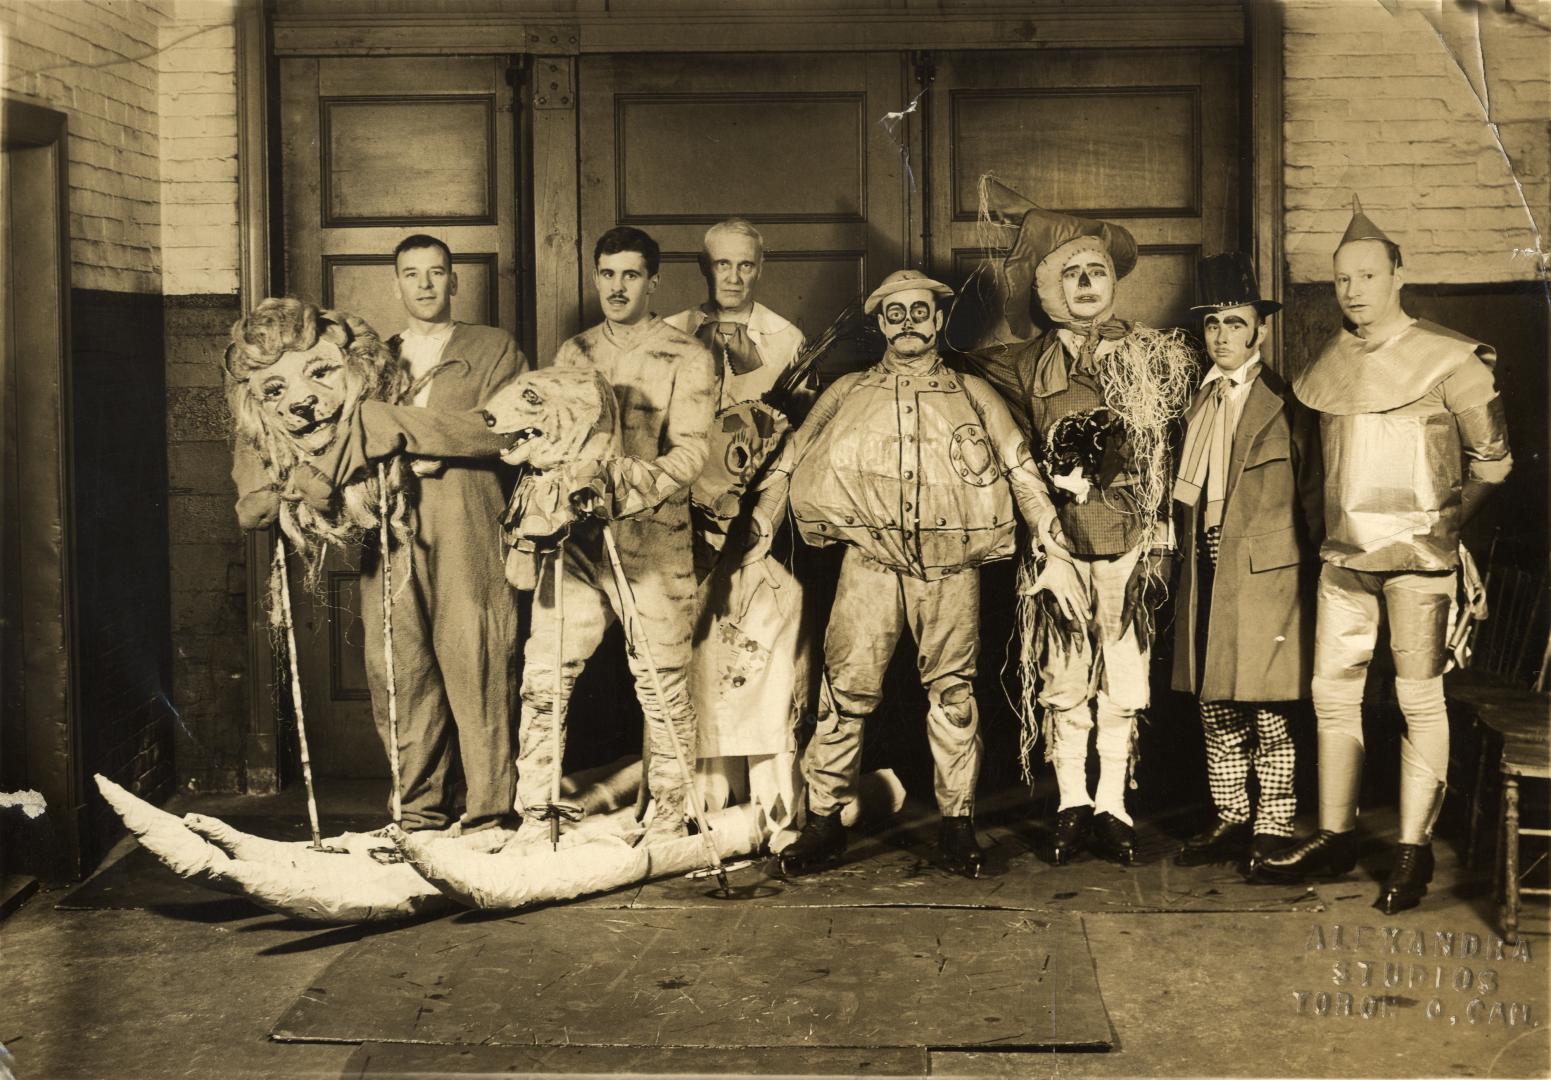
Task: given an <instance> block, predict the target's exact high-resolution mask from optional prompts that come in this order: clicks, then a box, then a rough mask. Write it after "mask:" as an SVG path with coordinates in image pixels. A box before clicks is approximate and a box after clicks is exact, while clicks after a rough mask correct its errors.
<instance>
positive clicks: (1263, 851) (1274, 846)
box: [1249, 832, 1296, 866]
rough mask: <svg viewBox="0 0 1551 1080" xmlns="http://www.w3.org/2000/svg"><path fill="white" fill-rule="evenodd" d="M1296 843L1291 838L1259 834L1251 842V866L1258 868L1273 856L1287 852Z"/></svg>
mask: <svg viewBox="0 0 1551 1080" xmlns="http://www.w3.org/2000/svg"><path fill="white" fill-rule="evenodd" d="M1294 843H1296V841H1294V840H1293V838H1292V837H1290V836H1272V835H1271V834H1270V833H1259V832H1257V833H1256V834H1255V835H1254V837H1253V838H1252V839H1251V840H1250V842H1249V864H1250V865H1251V866H1258V865H1260V864H1261V863H1263V862H1265V861H1266V860H1267V859H1269V858H1270V857H1271V856H1272V855H1275V854H1277V853H1279V852H1282V851H1286V850H1287V849H1288V848H1290V847H1292V846H1293V844H1294Z"/></svg>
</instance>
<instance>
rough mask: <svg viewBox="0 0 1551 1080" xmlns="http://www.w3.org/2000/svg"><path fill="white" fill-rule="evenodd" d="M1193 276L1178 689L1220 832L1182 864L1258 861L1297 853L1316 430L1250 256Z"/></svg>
mask: <svg viewBox="0 0 1551 1080" xmlns="http://www.w3.org/2000/svg"><path fill="white" fill-rule="evenodd" d="M1197 280H1198V281H1199V282H1200V301H1201V302H1200V303H1199V304H1198V305H1197V306H1195V307H1193V308H1191V311H1193V312H1196V313H1198V314H1200V315H1201V316H1202V322H1203V333H1202V337H1203V339H1204V341H1205V342H1206V351H1207V356H1208V358H1209V359H1210V361H1211V364H1212V366H1211V368H1210V369H1209V370H1208V371H1207V373H1206V377H1205V378H1204V379H1202V381H1201V386H1200V388H1199V389H1198V390H1197V391H1196V395H1195V400H1194V401H1193V402H1192V403H1191V405H1190V408H1189V410H1188V411H1187V412H1186V414H1185V421H1186V432H1185V442H1184V447H1183V450H1182V452H1181V454H1180V460H1179V467H1178V473H1177V475H1176V478H1175V481H1174V500H1175V503H1176V504H1177V507H1178V520H1179V529H1178V536H1179V543H1180V550H1181V556H1182V559H1181V562H1182V565H1181V567H1180V576H1179V588H1178V592H1177V593H1176V600H1175V608H1174V689H1176V690H1183V691H1186V692H1188V693H1192V694H1195V695H1196V697H1197V698H1198V699H1199V702H1200V707H1201V724H1202V727H1203V729H1204V730H1205V735H1206V774H1207V781H1208V784H1209V786H1210V788H1211V793H1212V802H1213V804H1214V805H1215V806H1216V808H1217V820H1216V822H1214V823H1213V824H1212V825H1211V826H1210V827H1209V828H1207V829H1206V830H1205V831H1203V832H1201V833H1199V834H1197V835H1196V836H1192V837H1191V838H1190V839H1189V840H1187V841H1185V845H1184V847H1183V849H1182V850H1181V851H1180V853H1179V855H1178V856H1177V857H1176V858H1175V862H1177V863H1179V864H1180V865H1181V866H1199V865H1204V864H1206V863H1211V862H1224V861H1237V860H1238V859H1240V858H1242V857H1244V856H1245V855H1246V854H1247V855H1248V857H1249V861H1250V864H1251V865H1254V864H1255V863H1257V862H1258V861H1259V860H1260V859H1263V858H1265V857H1266V856H1267V855H1271V854H1274V853H1275V852H1276V851H1278V850H1280V849H1281V848H1282V847H1284V846H1286V844H1287V842H1288V838H1290V837H1291V836H1292V834H1293V814H1294V813H1295V812H1296V810H1297V800H1296V797H1295V795H1294V793H1293V767H1294V750H1293V741H1292V735H1291V733H1290V732H1289V730H1288V720H1287V715H1286V712H1285V711H1284V707H1283V706H1282V704H1281V703H1282V702H1286V701H1292V700H1296V699H1300V698H1305V697H1307V695H1308V692H1309V676H1310V674H1311V670H1312V668H1313V662H1314V597H1313V592H1314V590H1313V584H1314V582H1313V574H1312V572H1311V570H1312V568H1313V567H1315V566H1317V565H1318V560H1317V558H1316V553H1317V552H1318V550H1319V543H1318V538H1319V535H1320V532H1321V530H1322V520H1321V512H1322V511H1321V503H1320V486H1321V482H1322V480H1323V476H1322V474H1321V471H1320V457H1319V432H1318V428H1317V424H1316V421H1315V419H1314V416H1313V414H1312V413H1310V412H1309V411H1308V410H1307V409H1305V408H1304V407H1303V406H1302V405H1300V404H1299V403H1298V401H1297V399H1295V398H1294V397H1293V396H1292V391H1291V390H1290V389H1289V388H1288V386H1287V384H1286V383H1285V382H1283V381H1282V379H1281V378H1280V377H1279V376H1278V375H1277V373H1276V372H1275V371H1273V370H1272V369H1271V368H1269V367H1267V366H1266V365H1265V364H1264V363H1263V362H1262V360H1261V356H1260V345H1261V343H1262V342H1263V341H1264V340H1265V338H1266V329H1267V326H1268V324H1267V322H1266V320H1267V319H1269V318H1270V316H1271V315H1272V314H1274V313H1275V312H1277V311H1280V310H1281V307H1282V305H1281V304H1279V303H1277V302H1276V301H1275V300H1262V299H1261V298H1260V290H1259V287H1258V286H1257V285H1256V283H1255V275H1254V271H1253V269H1251V267H1250V264H1249V259H1248V257H1247V256H1245V255H1243V254H1242V253H1239V252H1232V253H1228V254H1224V255H1213V256H1212V257H1211V258H1208V259H1202V260H1201V263H1200V271H1199V273H1198V275H1197ZM1251 776H1253V777H1254V778H1255V780H1256V783H1257V787H1258V791H1257V792H1256V794H1255V798H1254V801H1253V804H1252V803H1251V792H1250V777H1251Z"/></svg>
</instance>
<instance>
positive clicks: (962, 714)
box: [926, 681, 975, 728]
mask: <svg viewBox="0 0 1551 1080" xmlns="http://www.w3.org/2000/svg"><path fill="white" fill-rule="evenodd" d="M926 696H927V698H928V699H929V700H930V701H931V709H932V711H933V712H935V713H936V714H937V715H939V716H941V717H942V718H943V719H944V720H946V721H948V723H950V724H952V725H953V726H954V727H957V728H967V727H969V726H970V725H971V724H973V723H974V722H975V690H974V687H972V686H970V685H969V683H967V682H958V681H955V682H951V683H949V684H947V685H946V686H943V687H941V688H938V687H933V688H932V689H931V690H929V691H928V692H927V695H926Z"/></svg>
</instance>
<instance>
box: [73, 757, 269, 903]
mask: <svg viewBox="0 0 1551 1080" xmlns="http://www.w3.org/2000/svg"><path fill="white" fill-rule="evenodd" d="M93 779H95V780H96V781H97V790H98V791H100V792H102V797H103V798H104V799H106V800H107V802H108V805H109V806H111V807H113V809H114V811H115V812H116V813H117V814H118V816H119V817H120V818H122V819H123V821H124V826H125V827H126V828H127V829H128V830H129V831H130V832H131V833H133V834H134V835H135V839H136V840H138V841H139V842H140V846H141V847H143V848H145V849H146V850H147V851H149V852H150V853H151V854H152V855H155V856H156V858H157V859H159V860H160V861H161V862H162V864H163V865H164V866H166V867H167V869H169V870H171V871H172V872H173V873H175V874H177V875H178V876H179V877H183V878H188V879H189V880H191V881H197V882H199V883H200V884H202V885H208V886H210V887H212V888H215V889H219V890H221V891H222V892H240V891H241V890H240V889H239V888H237V887H235V886H232V885H231V884H230V883H228V882H227V881H226V879H225V878H224V877H222V875H221V873H220V871H221V870H223V869H224V868H225V867H226V866H227V864H229V863H230V862H231V860H230V859H228V858H227V856H226V853H225V852H224V851H222V850H221V849H220V848H218V847H216V846H215V845H214V844H211V843H210V842H209V841H207V840H206V839H205V838H204V837H202V836H200V835H199V834H198V833H196V832H193V831H191V830H190V829H188V828H187V827H186V826H185V825H184V824H183V821H182V819H180V818H178V817H177V816H176V815H174V814H169V813H167V812H166V811H165V810H158V809H157V808H156V807H154V806H152V805H151V804H150V803H148V802H146V801H145V800H144V799H141V798H139V797H137V796H135V795H132V794H130V793H129V792H128V791H126V790H124V789H123V788H121V787H119V786H118V785H117V784H115V783H114V782H113V781H112V780H109V779H108V778H107V777H106V776H103V775H102V774H100V773H98V774H96V775H95V776H94V777H93Z"/></svg>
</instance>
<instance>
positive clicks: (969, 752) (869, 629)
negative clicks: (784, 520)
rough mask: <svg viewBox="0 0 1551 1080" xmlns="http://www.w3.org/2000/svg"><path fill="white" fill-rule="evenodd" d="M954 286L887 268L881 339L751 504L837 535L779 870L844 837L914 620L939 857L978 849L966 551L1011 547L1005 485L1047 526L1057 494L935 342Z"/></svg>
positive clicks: (978, 557)
mask: <svg viewBox="0 0 1551 1080" xmlns="http://www.w3.org/2000/svg"><path fill="white" fill-rule="evenodd" d="M952 295H953V290H951V289H950V288H949V287H948V286H946V285H944V284H942V283H941V282H938V281H933V280H932V279H930V278H928V277H926V276H925V275H923V274H922V273H920V272H919V271H916V270H900V271H896V272H895V273H893V274H890V275H889V276H888V277H887V278H885V279H884V281H883V283H882V284H881V285H879V286H878V288H877V289H876V290H875V291H874V292H873V293H872V294H871V295H870V296H869V297H868V298H867V300H866V301H865V303H864V305H863V307H864V310H865V312H866V313H867V314H869V315H871V314H874V313H876V315H877V319H878V326H879V328H880V329H881V330H882V331H883V334H884V337H885V338H886V339H887V341H888V348H887V351H886V352H885V353H884V355H883V358H882V359H881V360H880V361H879V362H878V363H877V364H875V365H874V366H872V367H870V368H868V369H866V370H864V371H858V372H851V373H848V374H846V375H843V376H841V377H840V378H839V379H837V380H836V381H835V382H834V383H833V384H832V385H831V386H830V387H829V389H827V390H826V391H825V392H824V393H823V394H822V395H821V396H820V397H819V399H818V401H817V402H816V403H815V404H814V406H813V409H812V411H811V412H810V413H809V414H808V418H807V420H806V421H805V422H804V423H803V426H802V427H801V428H800V429H798V431H797V432H796V434H795V435H794V436H793V437H792V438H791V440H790V441H789V442H788V443H787V445H786V447H785V449H784V450H783V451H782V455H781V457H780V459H779V460H778V462H777V463H776V465H775V467H774V468H773V470H772V472H771V475H770V477H769V479H768V480H767V481H766V483H765V485H764V487H763V489H762V491H761V494H760V499H759V502H758V504H757V506H756V507H755V509H754V515H755V517H756V519H757V520H758V522H759V525H760V528H761V531H762V532H763V533H764V535H766V536H769V535H771V534H772V533H773V531H774V530H773V524H774V523H775V522H777V521H779V520H780V516H781V511H782V509H783V508H784V507H785V506H786V504H787V496H788V491H789V492H790V505H791V512H792V516H793V518H794V519H795V522H796V526H797V529H798V530H799V532H800V533H801V535H802V537H803V539H805V540H806V541H807V542H808V543H810V544H814V545H816V546H824V545H828V544H834V543H841V544H844V545H846V550H845V556H844V559H843V561H842V563H841V568H840V579H839V583H838V585H837V587H836V591H835V597H834V604H833V607H832V608H831V611H830V618H829V626H828V629H827V632H826V634H825V638H824V683H823V690H822V692H821V694H820V697H819V719H818V727H817V730H816V731H815V733H814V735H813V738H812V739H811V740H810V741H809V743H808V746H807V749H806V751H805V752H804V756H803V773H804V776H805V778H806V780H807V784H808V817H807V821H806V822H805V823H804V825H803V829H802V833H801V835H800V836H799V837H798V838H797V840H796V841H794V842H793V843H792V844H791V846H790V847H788V848H787V849H786V850H785V852H783V853H782V855H781V859H780V864H779V865H780V869H781V871H782V872H783V873H785V874H802V873H807V872H810V871H813V870H818V869H821V868H823V867H825V866H828V865H830V864H832V863H834V862H835V861H836V860H838V859H839V858H840V856H841V855H842V854H843V853H844V851H845V846H846V836H845V828H844V826H843V825H842V824H841V812H842V809H843V808H844V807H845V806H847V805H848V804H850V803H852V802H853V801H854V800H855V799H856V787H857V779H858V776H859V775H860V770H861V751H862V733H863V727H864V725H865V724H866V721H867V717H868V716H870V715H871V714H872V713H873V711H874V710H875V709H876V708H877V707H878V704H879V701H880V699H881V696H882V688H883V677H884V673H885V671H886V670H887V668H888V664H889V660H890V658H891V657H892V656H893V653H894V648H895V645H896V644H897V643H898V641H899V638H900V635H901V634H902V633H903V632H904V630H905V628H906V627H907V626H908V627H909V628H910V631H911V633H912V634H913V636H914V637H915V640H916V648H917V650H918V654H919V660H918V668H919V671H920V676H921V683H922V685H923V686H924V687H925V688H926V693H927V698H928V701H929V702H930V705H929V708H928V710H927V721H926V723H927V733H928V737H929V739H930V742H931V748H932V759H933V766H934V778H935V793H936V797H937V806H938V809H939V810H940V811H941V813H942V821H941V825H940V828H939V832H938V841H937V842H938V849H939V853H940V855H941V858H942V861H943V864H944V865H945V866H946V868H947V869H949V870H950V871H952V872H954V873H959V874H964V875H966V876H970V877H974V876H977V875H978V874H979V872H980V868H981V865H982V862H983V860H984V855H983V852H982V850H981V848H980V844H979V842H978V840H977V839H976V837H975V828H974V818H973V813H974V801H975V782H976V779H977V778H978V776H979V770H980V754H981V741H980V735H979V714H978V711H977V709H976V707H975V699H974V692H973V687H972V685H971V680H972V679H973V678H974V675H975V662H976V659H977V656H978V653H979V644H980V643H979V630H980V628H979V622H980V619H979V615H980V578H979V574H978V572H977V571H976V567H978V566H979V565H980V564H981V563H985V562H991V561H994V560H996V559H1005V558H1007V557H1009V556H1011V555H1012V554H1013V552H1014V548H1015V543H1016V541H1015V537H1014V529H1015V524H1014V509H1013V504H1014V501H1016V503H1017V507H1018V512H1019V513H1021V514H1022V515H1023V517H1024V519H1025V520H1026V521H1028V522H1030V523H1031V524H1033V525H1034V526H1035V528H1036V529H1038V530H1039V531H1040V533H1041V534H1045V533H1047V532H1048V530H1049V528H1050V527H1051V524H1052V522H1053V520H1054V515H1055V512H1054V508H1053V507H1052V506H1051V504H1050V500H1049V498H1048V496H1047V495H1046V494H1045V492H1044V489H1043V484H1042V482H1041V480H1040V478H1039V474H1038V472H1037V470H1036V469H1035V467H1034V463H1033V460H1032V458H1031V457H1030V455H1029V451H1028V448H1027V445H1026V444H1025V443H1024V440H1023V437H1022V435H1021V434H1020V433H1019V431H1018V428H1017V424H1016V423H1015V422H1014V420H1013V418H1012V416H1011V414H1010V413H1009V412H1008V410H1007V407H1006V406H1005V405H1004V404H1003V403H1002V401H1001V399H1000V398H998V397H997V395H996V393H995V392H994V391H993V390H992V389H991V388H990V387H989V386H988V385H986V384H985V382H984V381H982V380H981V379H979V378H976V377H975V376H973V375H962V374H960V373H958V372H957V371H954V370H953V369H952V368H949V367H948V366H947V365H946V364H944V363H943V360H942V357H941V356H940V355H939V354H938V347H937V340H938V334H939V333H940V332H941V330H942V325H943V313H942V311H941V310H940V309H939V306H938V301H939V299H940V298H942V297H946V296H952Z"/></svg>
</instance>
